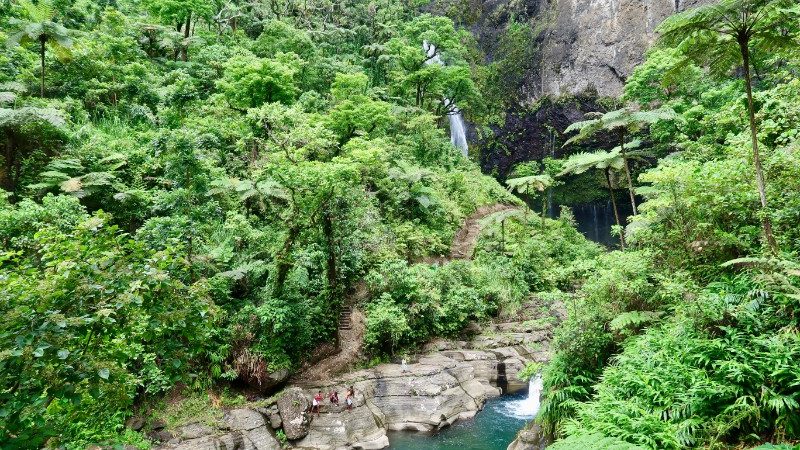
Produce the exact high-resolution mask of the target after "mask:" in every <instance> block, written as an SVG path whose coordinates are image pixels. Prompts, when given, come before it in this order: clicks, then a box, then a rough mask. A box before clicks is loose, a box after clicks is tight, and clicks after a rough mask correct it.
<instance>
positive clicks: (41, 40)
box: [39, 35, 47, 98]
mask: <svg viewBox="0 0 800 450" xmlns="http://www.w3.org/2000/svg"><path fill="white" fill-rule="evenodd" d="M46 43H47V37H46V36H45V35H42V36H41V37H40V38H39V56H40V57H41V60H42V85H41V93H40V96H41V97H42V98H44V67H45V64H44V52H45V44H46Z"/></svg>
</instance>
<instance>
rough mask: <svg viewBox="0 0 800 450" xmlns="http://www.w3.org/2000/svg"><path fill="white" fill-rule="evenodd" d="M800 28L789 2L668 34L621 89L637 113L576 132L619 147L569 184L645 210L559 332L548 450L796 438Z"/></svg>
mask: <svg viewBox="0 0 800 450" xmlns="http://www.w3.org/2000/svg"><path fill="white" fill-rule="evenodd" d="M798 25H800V9H799V8H798V5H797V3H796V2H791V1H786V2H784V1H747V0H723V1H721V2H719V3H718V4H715V5H711V6H708V7H703V8H700V9H698V10H690V11H689V12H686V13H683V14H680V15H677V16H675V17H673V18H670V19H668V20H667V22H665V23H664V24H663V25H662V26H661V29H660V33H661V38H660V42H659V43H658V45H657V46H656V47H655V48H654V49H652V50H651V52H650V53H649V54H648V56H647V59H646V61H645V62H644V63H643V64H642V65H641V66H640V67H638V68H637V69H636V71H635V73H634V74H633V75H632V77H631V78H630V79H629V80H628V81H627V84H626V88H625V96H624V101H626V102H629V103H628V108H630V107H633V110H624V109H623V110H615V111H610V112H606V113H605V114H603V115H595V116H592V117H589V118H587V121H586V122H581V123H578V124H576V125H573V126H572V127H570V128H572V129H574V130H579V131H578V134H577V135H575V137H573V138H572V141H573V142H576V141H577V142H580V141H582V140H584V139H585V138H588V136H591V135H592V134H593V133H595V132H597V131H603V130H605V131H607V132H610V133H611V134H612V135H616V136H617V138H618V140H617V141H616V143H617V145H618V146H617V147H616V148H614V149H611V150H609V151H600V152H595V153H586V154H578V155H574V156H572V157H570V158H568V159H567V160H566V161H565V162H564V165H563V166H562V170H563V171H564V172H566V173H573V172H581V171H587V170H591V169H600V170H595V172H596V174H597V175H598V183H603V182H605V181H606V180H601V179H600V177H602V176H603V175H602V174H606V175H608V174H609V173H610V174H611V176H612V178H614V175H616V181H617V185H618V186H624V187H628V186H630V189H631V194H630V200H628V198H627V197H628V196H627V195H623V196H620V197H618V200H617V201H631V202H634V203H636V202H637V201H640V200H643V202H641V204H639V205H635V204H634V208H633V210H634V211H636V209H637V208H636V206H638V214H635V215H633V216H632V217H630V218H629V221H628V223H627V224H625V223H624V222H623V225H627V226H626V227H625V230H624V241H623V242H624V243H627V248H626V250H625V251H613V252H610V253H607V254H603V255H601V256H600V257H599V258H598V259H597V260H596V262H595V264H596V269H595V270H594V272H593V273H592V275H591V276H590V277H588V278H587V279H586V280H585V282H584V283H583V284H582V285H580V286H579V287H578V289H577V295H578V296H579V298H580V302H581V303H580V306H579V309H578V311H579V313H578V314H573V315H571V316H570V318H569V319H568V321H567V322H566V323H565V325H564V326H562V327H561V328H560V329H559V330H558V332H557V336H556V341H555V347H556V355H555V357H554V359H553V361H552V362H551V365H550V366H549V367H547V368H546V369H545V390H546V392H545V402H544V403H543V407H542V411H541V413H540V416H539V417H538V418H537V421H538V422H539V423H540V424H541V425H542V426H543V428H544V429H545V430H546V431H547V432H549V433H553V434H554V435H555V436H556V437H561V438H565V439H563V440H560V441H557V442H556V444H554V445H553V446H552V447H551V448H553V449H575V448H597V449H601V448H608V449H611V448H615V449H627V448H630V449H634V448H658V449H679V448H695V447H701V448H742V447H745V448H746V447H752V446H754V445H758V443H763V442H765V441H766V442H772V443H774V444H777V443H786V444H785V445H787V446H786V447H785V448H791V445H788V444H789V443H795V444H796V443H797V442H798V440H800V335H799V334H798V331H800V330H799V329H798V325H800V323H799V322H798V320H799V319H800V317H798V312H799V311H800V264H799V261H798V252H800V239H799V238H800V236H799V235H798V231H799V230H800V227H798V225H800V202H799V201H800V195H798V193H800V172H798V167H800V164H798V163H800V139H799V133H800V101H799V100H798V96H799V95H800V39H799V38H800V35H799V34H798ZM664 108H669V109H671V110H672V111H674V113H675V115H674V116H673V117H672V118H671V119H669V118H668V116H669V114H668V113H665V110H664ZM634 111H636V112H634ZM664 119H667V120H664ZM646 123H652V125H650V126H649V127H645V126H644V125H645V124H646ZM643 130H646V131H647V132H645V133H642V131H643ZM622 144H624V145H622ZM626 147H627V148H628V149H629V150H628V151H627V157H626V151H625V148H626ZM654 158H658V160H657V163H654ZM628 163H630V165H631V166H632V167H634V168H635V170H633V172H634V178H633V182H632V181H631V178H630V176H628V177H626V172H628V167H627V164H628ZM637 173H638V176H636V174H637ZM613 181H614V180H613V179H612V180H611V181H609V183H611V182H613ZM637 181H638V182H637ZM634 184H635V185H634ZM634 191H635V194H637V195H636V196H635V195H634ZM612 192H613V191H612ZM620 231H621V230H620ZM765 448H767V447H766V446H765ZM769 448H773V447H769Z"/></svg>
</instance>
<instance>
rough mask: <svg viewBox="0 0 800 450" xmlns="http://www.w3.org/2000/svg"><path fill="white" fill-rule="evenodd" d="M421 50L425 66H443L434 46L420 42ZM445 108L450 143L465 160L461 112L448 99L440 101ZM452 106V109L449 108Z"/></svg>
mask: <svg viewBox="0 0 800 450" xmlns="http://www.w3.org/2000/svg"><path fill="white" fill-rule="evenodd" d="M422 49H423V50H424V51H425V54H426V55H427V56H428V60H427V61H425V64H439V65H444V61H442V58H440V57H439V54H438V53H436V46H435V45H433V44H431V43H430V42H428V41H423V42H422ZM442 103H444V106H445V108H447V109H448V110H450V113H449V114H448V117H449V119H450V142H451V143H452V144H453V145H454V146H455V147H456V148H457V149H459V150H461V155H462V156H464V157H465V158H467V157H469V144H468V143H467V127H466V125H465V123H464V117H462V116H461V110H459V109H458V107H456V105H455V104H453V102H452V101H451V100H450V99H449V98H444V99H442ZM451 106H452V108H451Z"/></svg>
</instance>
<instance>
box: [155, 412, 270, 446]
mask: <svg viewBox="0 0 800 450" xmlns="http://www.w3.org/2000/svg"><path fill="white" fill-rule="evenodd" d="M223 422H224V424H225V428H226V430H214V429H212V428H211V427H209V426H207V425H203V424H198V423H192V424H188V425H185V426H183V427H180V428H179V429H178V430H177V432H176V434H177V436H178V437H177V438H175V439H173V440H172V441H170V442H168V443H167V444H166V445H164V446H162V447H160V448H161V449H165V450H166V449H170V450H280V448H281V446H280V444H279V443H278V440H277V439H275V437H274V436H273V435H272V433H271V430H270V428H268V427H267V424H266V422H265V420H264V417H263V416H262V415H261V414H260V413H259V412H258V411H256V410H252V409H233V410H230V411H227V412H226V413H225V415H224V416H223Z"/></svg>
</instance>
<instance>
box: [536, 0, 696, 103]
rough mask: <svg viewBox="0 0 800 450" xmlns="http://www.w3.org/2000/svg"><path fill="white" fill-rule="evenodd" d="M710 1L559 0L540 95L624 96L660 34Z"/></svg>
mask: <svg viewBox="0 0 800 450" xmlns="http://www.w3.org/2000/svg"><path fill="white" fill-rule="evenodd" d="M708 2H709V0H682V1H681V0H599V1H586V0H557V1H556V2H555V3H554V4H553V6H552V7H551V8H552V10H551V11H552V12H551V15H552V17H554V18H552V19H545V18H542V20H547V21H548V25H549V26H548V31H547V32H546V33H545V35H544V36H543V41H542V42H543V47H542V49H543V51H542V62H541V70H540V73H541V84H540V86H538V90H533V92H535V93H538V94H539V95H561V94H576V93H579V92H583V91H586V90H596V91H597V93H598V94H599V95H600V96H614V97H616V96H619V95H620V94H621V93H622V88H623V86H624V84H625V79H626V78H627V77H628V76H630V74H631V73H632V72H633V69H634V68H635V67H636V65H638V64H640V63H641V62H642V60H643V59H644V54H645V53H646V51H647V49H648V48H649V47H650V46H651V45H652V43H653V42H654V41H655V39H656V33H655V30H656V28H658V26H659V25H660V24H661V22H663V21H664V19H666V18H667V17H669V16H671V15H672V14H675V13H676V12H680V11H683V10H685V9H687V8H691V7H693V6H697V5H699V4H702V3H708Z"/></svg>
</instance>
